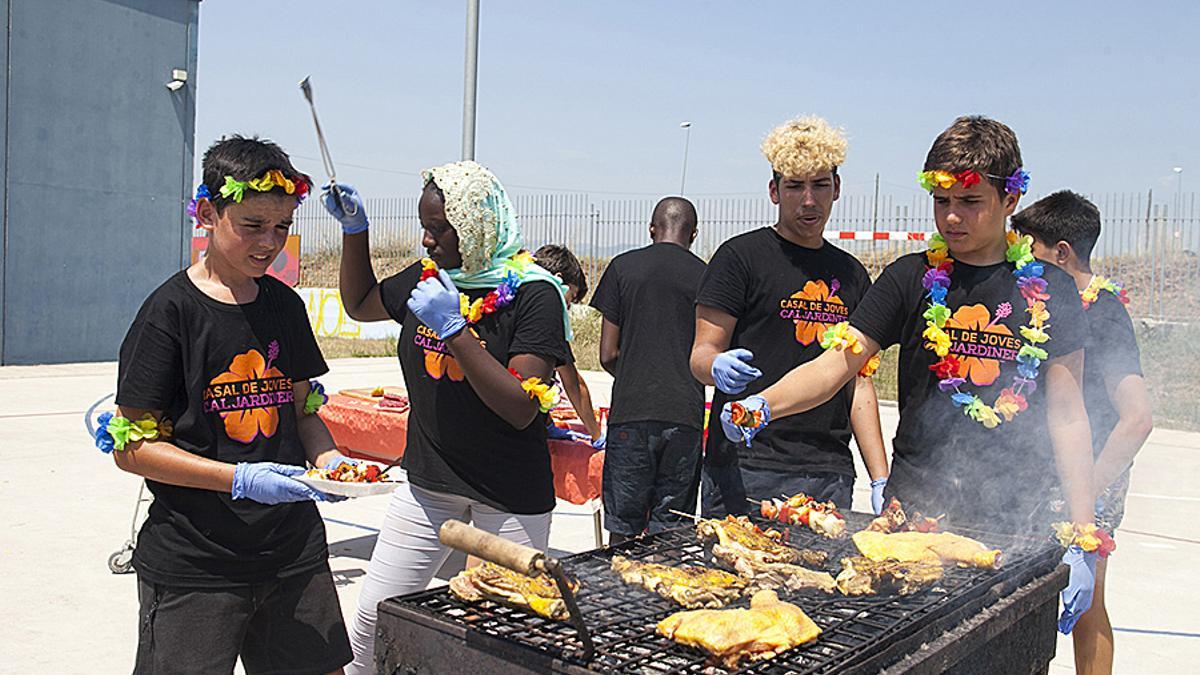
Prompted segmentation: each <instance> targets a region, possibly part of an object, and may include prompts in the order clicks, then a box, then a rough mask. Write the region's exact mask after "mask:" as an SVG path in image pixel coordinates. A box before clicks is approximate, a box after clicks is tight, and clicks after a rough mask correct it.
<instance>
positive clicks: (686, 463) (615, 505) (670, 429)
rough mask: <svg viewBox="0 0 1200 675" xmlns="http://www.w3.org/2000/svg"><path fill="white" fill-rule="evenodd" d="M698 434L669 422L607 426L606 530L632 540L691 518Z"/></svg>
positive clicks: (697, 476) (697, 473) (697, 470)
mask: <svg viewBox="0 0 1200 675" xmlns="http://www.w3.org/2000/svg"><path fill="white" fill-rule="evenodd" d="M701 436H702V433H701V431H700V430H699V429H693V428H691V427H686V426H681V425H678V424H674V423H667V422H630V423H627V424H610V425H609V427H608V444H607V447H606V448H605V450H604V480H603V482H602V484H601V485H602V488H601V491H602V493H603V498H604V528H605V529H606V530H608V531H609V532H614V533H616V534H622V535H625V536H627V537H634V536H637V535H639V534H641V533H642V532H646V531H649V532H651V533H653V532H660V531H662V530H665V529H668V528H671V527H678V526H680V525H681V524H683V523H684V522H690V521H684V520H683V517H682V516H678V515H675V514H673V513H671V511H679V512H681V513H695V511H696V488H697V486H698V485H699V483H700V443H701V440H700V439H701Z"/></svg>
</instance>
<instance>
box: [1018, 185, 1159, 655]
mask: <svg viewBox="0 0 1200 675" xmlns="http://www.w3.org/2000/svg"><path fill="white" fill-rule="evenodd" d="M1012 226H1013V229H1015V230H1016V231H1018V232H1020V233H1021V234H1027V235H1030V236H1031V237H1033V254H1034V255H1035V256H1036V257H1037V258H1038V259H1040V260H1044V261H1046V262H1049V263H1053V264H1055V265H1057V266H1058V267H1059V268H1060V269H1062V270H1063V271H1065V272H1066V273H1067V274H1069V275H1071V278H1073V279H1074V280H1075V287H1076V288H1078V289H1079V295H1080V299H1081V300H1082V301H1083V308H1084V314H1085V315H1086V316H1087V324H1088V341H1087V345H1086V347H1085V348H1084V354H1085V358H1084V362H1083V397H1084V403H1085V404H1086V406H1087V413H1088V420H1089V422H1090V423H1091V428H1092V450H1093V454H1094V456H1095V466H1094V467H1093V469H1092V475H1093V479H1092V480H1093V489H1094V490H1095V492H1096V493H1097V495H1098V496H1097V498H1096V524H1097V525H1099V526H1100V527H1101V528H1103V529H1105V530H1107V531H1108V532H1109V533H1110V534H1111V533H1112V532H1113V531H1114V530H1115V529H1116V528H1117V527H1118V526H1119V525H1120V524H1121V520H1122V518H1123V517H1124V515H1125V495H1126V493H1127V492H1128V491H1129V472H1130V468H1131V465H1132V464H1133V458H1134V457H1135V456H1136V455H1137V453H1138V450H1140V449H1141V447H1142V444H1143V443H1145V442H1146V438H1147V437H1148V436H1149V435H1150V430H1151V428H1152V427H1153V417H1152V415H1151V413H1150V397H1149V395H1148V394H1147V393H1146V381H1145V380H1144V379H1143V378H1142V367H1141V363H1140V353H1139V351H1138V345H1137V339H1136V337H1135V335H1134V332H1133V321H1131V320H1130V318H1129V313H1128V312H1126V311H1125V307H1124V305H1125V304H1126V303H1127V302H1128V299H1127V298H1126V297H1125V290H1124V289H1123V288H1121V287H1120V286H1119V285H1117V284H1116V283H1114V282H1112V281H1110V280H1108V279H1105V278H1104V277H1102V276H1100V275H1097V274H1093V273H1092V266H1091V255H1092V248H1093V247H1094V246H1095V244H1096V240H1097V239H1099V238H1100V211H1099V209H1097V208H1096V206H1095V205H1094V204H1092V203H1091V202H1090V201H1088V200H1087V198H1085V197H1083V196H1082V195H1078V194H1076V193H1074V192H1070V191H1067V190H1063V191H1061V192H1055V193H1054V194H1052V195H1050V196H1048V197H1044V198H1042V199H1039V200H1038V201H1037V202H1035V203H1034V204H1032V205H1031V206H1029V207H1028V208H1026V209H1023V210H1022V211H1020V212H1019V213H1017V214H1016V215H1015V216H1013V218H1012ZM1107 567H1108V561H1107V559H1100V560H1098V561H1097V562H1096V587H1095V593H1094V595H1093V597H1092V607H1091V609H1089V610H1088V611H1087V612H1086V613H1084V614H1083V616H1082V617H1081V618H1080V619H1079V623H1077V624H1076V625H1075V630H1074V631H1073V632H1072V637H1073V639H1074V642H1075V670H1076V672H1078V673H1111V672H1112V665H1113V631H1112V624H1110V623H1109V620H1108V610H1107V609H1106V608H1105V606H1104V580H1105V576H1106V571H1107Z"/></svg>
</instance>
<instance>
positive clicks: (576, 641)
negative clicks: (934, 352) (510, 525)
mask: <svg viewBox="0 0 1200 675" xmlns="http://www.w3.org/2000/svg"><path fill="white" fill-rule="evenodd" d="M847 521H848V522H847V525H848V529H849V530H850V531H857V530H859V529H862V528H864V527H865V526H866V525H867V524H868V523H869V522H870V516H864V515H860V514H850V515H849V516H848V517H847ZM758 522H759V524H760V525H763V526H766V525H771V526H774V527H777V528H779V529H786V530H788V532H787V534H788V537H789V539H790V544H791V545H793V546H796V547H799V548H813V549H819V550H823V551H826V552H828V553H829V554H830V556H829V563H828V565H827V571H830V572H831V573H834V574H835V575H836V573H837V572H838V571H839V570H840V560H841V558H842V557H844V556H849V555H855V554H856V553H857V551H856V549H855V547H854V544H853V542H851V541H850V539H849V537H846V538H844V539H840V540H830V539H826V538H824V537H821V536H819V535H817V534H815V533H813V532H811V531H809V530H808V529H807V528H796V527H792V528H787V527H786V526H783V525H780V524H779V523H769V522H766V521H758ZM958 531H960V532H963V533H964V534H969V535H970V536H972V537H974V538H976V539H978V540H980V541H982V542H983V543H985V544H987V545H988V546H992V547H996V548H999V549H1001V550H1002V551H1003V552H1004V566H1003V567H1002V568H1001V569H999V570H984V569H975V568H958V567H947V568H946V571H945V575H944V576H943V578H942V579H941V581H939V582H938V583H937V584H936V585H934V586H933V587H931V588H929V589H926V590H923V591H920V592H917V593H914V594H912V595H907V596H898V595H877V596H859V597H845V596H843V595H841V594H838V593H835V594H834V595H826V594H824V593H822V592H820V591H817V590H803V591H791V592H789V591H786V590H783V589H781V590H779V591H778V593H779V596H780V598H781V599H783V600H786V601H789V602H793V603H795V604H796V605H798V606H799V607H800V608H802V609H803V610H804V611H805V613H806V614H808V615H809V616H810V617H812V619H813V620H814V621H815V622H816V623H817V625H819V626H820V627H821V629H822V631H823V632H822V633H821V636H820V637H819V638H818V639H817V640H816V641H814V642H811V643H809V644H807V645H803V646H800V647H797V648H794V649H791V650H788V651H786V652H783V653H781V654H779V655H777V656H775V657H773V658H771V659H767V660H764V661H759V662H751V661H749V660H748V659H743V660H742V662H741V666H742V668H741V670H738V671H736V672H739V673H779V674H788V675H800V674H802V673H875V672H880V671H886V672H910V673H925V672H929V673H936V672H945V671H950V672H957V673H976V672H978V673H984V672H987V673H997V672H1014V673H1015V672H1021V673H1028V672H1045V671H1046V669H1047V668H1048V665H1049V662H1050V660H1051V659H1052V658H1053V657H1054V648H1055V636H1054V625H1055V618H1056V612H1057V593H1058V591H1059V590H1060V589H1061V588H1062V587H1063V586H1064V585H1065V584H1066V578H1067V573H1066V569H1065V568H1059V566H1058V562H1059V558H1060V557H1061V549H1060V548H1059V547H1058V546H1057V545H1056V544H1055V543H1053V542H1052V541H1051V540H1049V538H1029V537H1015V536H1009V535H1000V534H988V533H981V532H975V531H964V530H962V529H961V528H959V529H958ZM614 554H617V555H623V556H625V557H627V558H631V559H635V560H641V561H645V562H656V563H663V564H669V565H684V564H692V565H708V566H715V564H714V563H712V562H711V557H710V556H709V555H708V552H707V551H706V549H705V546H704V545H703V544H702V543H701V542H700V541H699V540H698V539H697V537H696V533H695V528H693V527H687V528H680V529H676V530H669V531H665V532H661V533H658V534H654V535H649V536H646V537H643V538H641V539H636V540H633V541H629V542H626V543H624V544H621V545H619V546H614V547H611V548H605V549H596V550H592V551H586V552H584V553H579V554H576V555H572V556H570V557H567V558H563V559H562V561H561V563H562V567H563V568H564V569H565V570H566V571H567V573H568V574H570V575H571V576H573V577H575V578H577V579H578V580H579V581H580V583H581V584H582V585H581V587H580V589H579V591H578V593H577V594H576V601H577V603H578V609H579V613H580V614H581V615H582V617H583V623H584V624H585V625H586V629H587V632H588V634H589V637H590V643H591V644H592V645H594V654H592V656H591V658H590V659H587V658H585V656H586V653H587V652H588V651H589V650H588V649H587V648H586V643H587V641H586V640H585V639H584V638H583V637H582V636H581V634H580V631H579V630H578V629H577V628H576V627H575V626H573V625H572V623H570V622H560V621H552V620H549V619H544V618H542V617H539V616H536V615H534V614H532V613H530V612H526V611H522V610H518V609H513V608H510V607H506V606H504V605H500V604H496V603H492V602H476V603H466V602H463V601H460V600H458V599H457V598H455V597H454V596H452V595H451V594H450V593H449V591H448V590H447V589H445V588H439V589H435V590H429V591H423V592H419V593H413V594H410V595H406V596H401V597H396V598H391V599H389V600H386V601H384V602H382V603H380V606H379V623H378V636H377V641H376V668H377V672H379V673H387V674H389V675H391V674H393V673H404V674H409V673H447V672H473V673H486V674H488V675H491V674H498V673H531V672H561V673H580V674H582V673H592V672H620V673H645V674H653V675H665V674H667V673H727V672H730V671H727V670H725V669H723V668H721V667H719V666H714V665H712V661H711V660H710V659H709V657H708V655H707V654H705V653H704V652H702V651H700V650H698V649H693V648H690V647H685V646H683V645H679V644H676V643H675V642H673V641H671V640H669V639H667V638H664V637H662V636H660V635H658V634H657V633H656V632H655V626H656V624H657V623H658V622H659V620H661V619H663V618H664V617H666V616H667V615H669V614H671V613H673V612H676V611H680V610H682V609H683V608H682V607H679V606H678V605H676V604H675V603H673V602H671V601H670V600H667V599H665V598H662V597H660V596H658V595H656V594H653V593H649V592H647V591H645V590H644V589H642V588H640V587H638V586H631V585H627V584H625V583H624V582H622V581H621V579H620V578H619V577H618V576H617V575H616V574H615V573H613V572H611V571H610V569H609V566H610V563H611V559H612V556H613V555H614ZM748 602H749V600H748V598H744V599H741V600H739V601H738V602H736V603H734V604H732V605H730V606H731V607H735V606H747V605H748Z"/></svg>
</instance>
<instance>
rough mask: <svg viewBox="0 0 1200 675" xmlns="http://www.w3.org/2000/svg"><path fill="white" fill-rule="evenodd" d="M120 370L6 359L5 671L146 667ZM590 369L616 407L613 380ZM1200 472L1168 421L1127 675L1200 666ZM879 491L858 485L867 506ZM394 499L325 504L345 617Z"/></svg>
mask: <svg viewBox="0 0 1200 675" xmlns="http://www.w3.org/2000/svg"><path fill="white" fill-rule="evenodd" d="M331 367H332V372H331V373H330V375H329V376H327V377H325V378H322V379H323V381H325V383H326V386H327V387H328V388H329V389H333V390H336V389H339V388H344V387H350V386H360V387H361V386H374V385H378V384H398V383H399V382H400V374H399V370H398V368H397V366H396V365H395V362H394V360H392V359H347V360H339V361H334V362H332V363H331ZM115 374H116V367H115V364H85V365H63V366H38V367H13V366H10V367H4V368H0V386H2V387H3V392H4V393H3V404H2V406H0V447H2V448H3V457H4V460H5V461H4V468H5V470H4V471H3V473H0V513H2V514H3V516H4V520H5V524H4V527H3V530H2V531H0V598H3V601H2V602H0V625H3V626H5V628H6V630H5V635H4V639H3V640H0V672H3V673H9V672H13V673H17V672H20V673H83V672H86V673H120V672H128V671H129V670H130V667H131V665H132V659H133V652H134V646H135V644H136V612H137V608H136V586H135V578H134V576H133V575H121V576H118V575H113V574H110V573H109V571H108V569H107V567H106V560H107V558H108V556H109V555H110V554H111V553H113V552H114V551H116V550H117V549H119V548H120V547H121V545H122V544H123V543H124V542H125V540H126V539H127V538H128V537H129V528H130V520H131V518H132V516H133V511H134V502H135V498H136V497H137V494H138V486H139V484H140V482H139V479H137V478H135V477H133V476H130V475H127V474H124V473H122V472H121V471H119V470H117V469H116V468H115V467H114V466H113V464H112V460H111V459H109V458H108V457H106V456H104V455H101V454H100V453H99V452H97V451H96V450H95V449H94V447H93V446H92V445H91V442H90V439H89V438H88V437H87V435H86V432H85V429H84V414H85V412H86V411H88V410H89V409H93V407H94V409H93V413H92V414H93V416H94V415H95V414H98V412H99V411H102V410H104V409H105V408H106V407H107V406H108V405H109V404H110V402H109V401H108V400H107V399H106V397H107V395H108V394H110V393H111V392H112V390H113V387H114V381H115ZM587 379H588V381H589V382H590V383H592V385H593V388H592V392H593V396H594V397H595V398H596V399H597V400H598V401H599V402H601V403H603V402H604V401H606V400H607V394H608V387H609V380H608V378H607V376H605V375H603V374H600V373H596V374H588V375H587ZM883 423H884V427H885V436H888V437H890V436H891V433H892V430H893V429H894V428H895V423H896V415H895V409H894V408H890V407H885V408H884V410H883ZM860 475H863V472H862V471H861V468H860ZM1198 475H1200V434H1196V433H1184V432H1176V431H1168V430H1156V431H1155V432H1154V434H1153V435H1152V436H1151V439H1150V442H1149V444H1148V445H1147V446H1146V448H1145V449H1144V450H1143V451H1142V455H1141V457H1140V458H1139V460H1138V464H1137V467H1136V469H1135V471H1134V479H1133V490H1132V495H1131V497H1130V500H1129V509H1128V515H1127V517H1126V520H1125V525H1124V526H1123V528H1122V530H1121V531H1120V532H1119V536H1118V542H1119V550H1118V552H1117V554H1116V555H1115V556H1114V557H1113V558H1112V561H1111V567H1110V574H1109V607H1110V614H1111V616H1112V617H1113V623H1114V624H1115V626H1116V627H1117V633H1116V636H1117V637H1116V639H1117V668H1116V672H1118V673H1187V672H1195V671H1196V664H1197V663H1200V621H1198V620H1197V616H1200V613H1198V612H1197V609H1196V608H1197V607H1198V606H1200V584H1198V583H1197V579H1196V577H1197V573H1198V572H1200V566H1198V565H1197V563H1196V556H1197V554H1198V553H1200V541H1198V540H1200V527H1198V526H1197V523H1200V484H1198V483H1197V480H1196V476H1198ZM868 496H869V491H868V490H867V489H865V486H864V485H859V486H858V487H857V488H856V493H855V502H856V506H857V507H858V508H859V509H862V508H864V507H865V505H866V503H867V501H866V500H867V497H868ZM386 504H387V499H386V498H384V497H372V498H367V499H361V500H352V501H348V502H344V503H340V504H331V505H322V507H321V510H322V513H323V514H324V515H325V517H326V520H327V526H328V533H329V542H330V549H331V552H332V559H331V564H332V567H333V570H334V572H335V575H336V577H337V583H338V585H339V592H340V595H341V600H342V606H343V611H345V612H346V613H347V615H349V614H350V613H351V612H353V609H354V604H355V601H356V598H357V594H358V585H359V583H360V582H361V579H362V577H363V574H364V573H365V569H366V564H367V560H368V559H369V557H370V552H371V547H372V545H373V542H374V528H376V527H378V525H379V523H380V521H381V519H382V517H383V513H384V510H385V507H386ZM591 523H592V519H591V511H590V509H589V508H588V507H575V506H570V505H567V506H564V507H562V508H560V509H559V510H557V511H556V512H555V518H554V525H553V529H552V531H551V537H550V544H551V547H552V548H555V549H559V550H562V551H579V550H584V549H587V548H591V547H592V546H593V545H594V542H593V538H592V524H591ZM1071 669H1072V661H1071V656H1070V641H1069V640H1067V639H1060V640H1059V656H1058V658H1057V659H1056V660H1055V662H1054V664H1053V666H1052V672H1055V673H1067V672H1070V671H1071ZM447 672H450V671H449V670H448V671H447Z"/></svg>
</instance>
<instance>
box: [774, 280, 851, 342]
mask: <svg viewBox="0 0 1200 675" xmlns="http://www.w3.org/2000/svg"><path fill="white" fill-rule="evenodd" d="M840 289H841V283H840V282H839V281H838V280H837V279H833V280H832V281H830V282H829V283H828V284H826V283H825V281H824V280H821V279H817V280H816V281H809V282H806V283H805V284H804V288H802V289H800V290H799V291H796V292H795V293H792V295H791V297H789V298H786V299H784V300H780V301H779V316H780V317H781V318H784V319H791V320H792V323H794V324H796V342H799V343H800V344H802V345H805V346H808V345H811V344H812V343H814V342H818V341H820V339H821V335H822V334H823V333H824V332H825V329H827V328H829V327H830V326H832V325H834V324H836V323H841V322H842V321H845V320H846V319H847V318H849V316H850V310H849V308H847V307H846V305H845V303H843V302H842V299H841V298H839V297H838V291H839V290H840Z"/></svg>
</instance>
